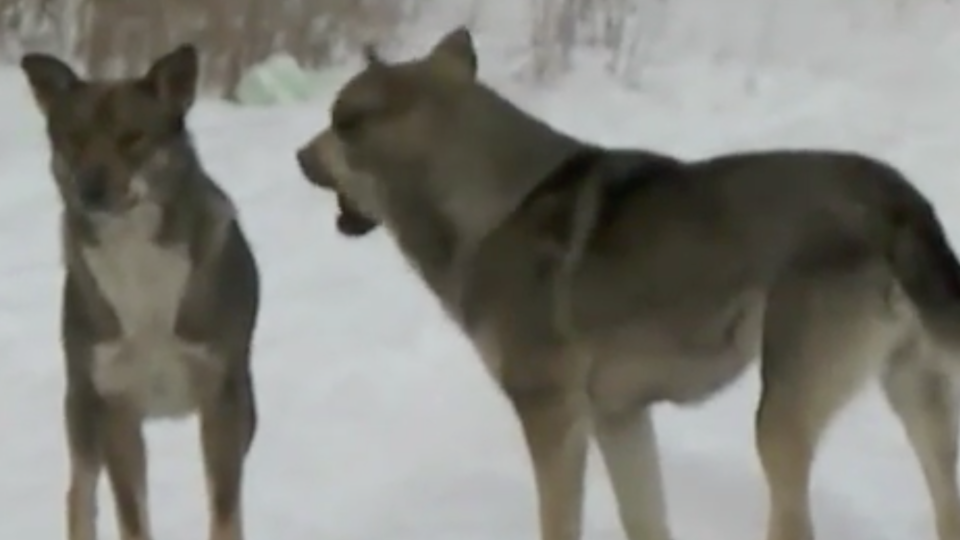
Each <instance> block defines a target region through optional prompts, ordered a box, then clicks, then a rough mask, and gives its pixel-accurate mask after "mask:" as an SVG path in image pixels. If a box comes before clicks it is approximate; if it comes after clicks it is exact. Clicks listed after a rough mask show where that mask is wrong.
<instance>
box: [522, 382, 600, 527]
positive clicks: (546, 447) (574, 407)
mask: <svg viewBox="0 0 960 540" xmlns="http://www.w3.org/2000/svg"><path fill="white" fill-rule="evenodd" d="M506 393H507V395H508V397H509V398H510V401H511V402H512V404H513V406H514V409H515V410H516V412H517V415H518V417H519V419H520V424H521V427H522V428H523V434H524V438H525V439H526V442H527V447H528V450H529V452H530V458H531V460H532V461H533V472H534V478H535V481H536V485H537V494H538V504H539V513H540V538H541V539H542V540H579V539H580V536H581V534H582V520H583V501H584V495H583V492H584V474H585V472H586V461H587V442H588V426H587V423H588V422H587V418H584V416H583V415H584V413H585V412H586V411H584V410H583V408H582V407H581V406H578V404H577V403H576V402H577V401H578V400H576V399H573V398H571V396H569V395H566V393H564V392H561V391H556V392H555V391H552V390H526V389H524V390H514V389H507V390H506Z"/></svg>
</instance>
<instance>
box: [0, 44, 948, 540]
mask: <svg viewBox="0 0 960 540" xmlns="http://www.w3.org/2000/svg"><path fill="white" fill-rule="evenodd" d="M931 41H932V38H929V37H925V38H924V39H923V40H921V42H922V43H929V42H931ZM924 51H925V50H924V49H920V48H918V49H914V50H913V52H914V56H913V57H911V56H910V54H909V53H908V52H904V51H901V53H900V58H902V59H907V60H909V59H911V58H918V57H919V56H921V55H926V52H924ZM947 56H948V55H939V56H938V55H933V54H931V55H929V56H924V58H925V62H924V63H915V64H913V63H910V62H906V61H904V62H901V63H899V64H896V65H893V64H891V65H885V66H884V68H883V69H880V68H878V69H877V70H874V71H873V72H870V74H869V76H867V75H863V73H865V72H858V74H857V76H853V75H851V76H849V77H847V76H844V74H843V73H842V72H838V71H830V70H819V69H813V68H809V67H804V66H799V67H798V65H795V64H791V63H789V62H783V63H782V64H776V65H769V66H768V65H765V66H763V68H762V69H758V68H756V66H753V65H748V64H746V63H744V62H739V61H729V62H717V61H715V60H714V59H711V58H709V57H707V56H704V55H699V56H698V55H689V56H687V57H684V58H683V59H682V60H678V61H677V62H674V63H660V64H657V65H655V66H653V67H651V68H650V69H649V70H645V71H644V82H643V84H642V85H639V86H638V85H624V84H619V83H617V82H615V81H613V80H611V79H610V78H609V77H607V76H606V75H605V74H604V73H603V72H602V70H601V69H599V68H597V67H596V66H594V67H591V66H580V67H578V68H577V70H575V71H574V72H573V73H572V74H571V75H570V76H568V77H565V78H563V79H561V80H559V81H557V82H556V83H555V84H554V85H553V86H551V87H550V89H549V90H546V89H543V88H540V89H538V88H535V87H532V86H527V85H524V84H521V83H519V82H517V81H516V80H515V79H510V78H509V77H508V76H507V73H506V72H508V71H510V69H509V68H506V67H504V66H506V65H509V64H510V63H509V62H508V61H506V60H505V61H504V62H500V63H498V62H497V61H490V62H488V63H486V64H484V66H485V67H484V68H483V70H484V77H485V78H486V79H487V80H488V81H490V82H491V83H492V84H493V85H494V86H496V87H497V88H499V89H501V90H502V91H504V92H505V93H506V94H507V95H508V96H510V97H512V98H514V99H516V100H518V101H519V102H520V103H521V104H522V105H523V106H524V107H527V108H528V109H529V110H531V111H533V112H535V113H536V114H539V115H542V116H543V117H544V118H546V119H548V120H549V121H550V122H552V123H553V124H554V125H556V126H558V127H560V128H562V129H566V130H569V131H571V132H574V133H577V134H578V135H580V136H582V137H585V138H588V139H594V140H597V141H600V142H604V143H608V144H616V145H638V146H647V147H650V148H655V149H659V150H667V151H672V152H675V153H677V154H679V155H682V156H687V157H697V156H706V155H710V154H713V153H717V152H721V151H730V150H735V149H741V148H748V147H753V148H757V147H774V146H790V147H797V146H823V147H838V148H853V149H858V150H862V151H867V152H871V153H874V154H876V155H878V156H882V157H884V158H886V159H888V160H890V161H892V162H893V163H895V164H896V165H897V166H899V167H901V168H902V169H903V170H905V171H906V172H907V173H908V175H909V176H910V177H911V178H912V179H913V180H914V181H915V182H916V183H917V185H918V186H919V187H920V188H921V189H922V190H923V191H924V192H925V193H926V194H928V195H929V196H930V197H931V198H932V199H933V200H934V202H935V204H936V206H937V208H938V210H939V212H940V213H941V216H942V219H943V221H944V223H945V224H946V225H947V227H948V230H949V232H950V234H951V238H956V236H957V234H958V233H960V197H958V195H960V187H958V186H960V182H958V179H957V174H958V173H957V171H960V152H958V151H957V147H958V145H960V127H957V126H956V121H955V119H954V117H953V114H954V111H955V110H956V107H955V103H956V102H957V101H956V100H957V97H956V96H958V95H960V76H957V72H956V68H953V69H952V70H951V69H950V68H948V67H945V65H941V64H938V63H937V62H938V60H937V59H938V58H946V57H947ZM484 58H488V57H485V56H484V51H483V48H482V44H481V62H485V60H484ZM953 58H954V59H955V58H956V56H954V57H953ZM882 61H883V59H882V58H881V59H880V62H879V63H878V65H880V63H882ZM738 62H739V63H738ZM943 62H946V60H943ZM908 64H909V65H908ZM488 65H489V66H491V67H487V66H488ZM351 69H352V68H351V66H344V67H342V68H340V69H338V70H333V71H331V73H332V75H330V77H329V80H330V81H332V82H331V83H330V87H329V88H325V89H323V90H322V91H321V92H320V97H318V98H317V99H315V100H313V101H311V102H309V103H305V104H299V105H289V106H283V107H276V108H257V109H240V108H237V107H233V106H229V105H226V104H223V103H215V102H211V101H205V102H202V103H201V104H200V105H198V107H197V108H196V110H195V112H194V113H193V115H192V117H191V126H192V128H193V130H194V132H195V137H196V140H197V144H198V146H199V148H200V151H201V153H202V156H203V159H204V161H205V163H206V165H207V167H208V169H209V170H210V172H211V173H213V175H214V176H215V177H216V178H217V179H218V181H219V182H220V183H221V185H222V186H223V187H224V188H225V189H226V190H227V191H229V192H230V193H231V194H232V196H233V197H234V198H235V199H236V201H237V203H238V206H239V207H240V211H241V216H242V218H241V219H242V221H243V224H244V226H245V228H246V231H247V233H248V235H249V236H250V238H251V240H252V242H253V244H254V249H255V250H256V253H257V256H258V258H259V260H260V262H261V265H262V273H263V279H264V284H263V286H264V303H263V311H262V314H261V325H260V327H259V332H258V338H257V343H256V351H255V377H256V387H257V392H258V401H259V409H260V418H261V423H260V430H259V432H258V438H257V441H256V443H255V446H254V450H253V453H252V454H251V458H250V460H249V465H248V474H247V482H246V496H245V499H246V500H245V507H246V513H245V518H246V524H247V529H248V537H249V538H251V539H258V538H283V539H286V540H298V539H303V540H306V539H317V538H331V539H336V540H361V539H362V540H367V539H370V538H391V539H393V540H434V539H437V540H440V539H448V538H452V539H457V540H487V539H498V540H521V539H522V540H528V539H531V538H535V537H536V530H537V529H536V516H535V497H534V490H533V481H532V475H531V472H530V468H529V465H528V461H527V455H526V450H525V448H524V446H523V444H522V441H521V438H520V433H519V430H518V428H517V426H516V423H515V421H514V418H513V416H512V413H511V411H510V410H509V408H508V406H507V404H506V403H505V401H504V400H503V399H502V398H501V397H500V396H499V395H498V393H497V391H496V390H495V389H494V388H493V386H492V385H491V384H490V383H489V381H488V378H487V376H486V375H485V373H484V372H483V370H482V368H481V366H480V364H479V362H478V361H477V359H476V358H474V355H473V354H472V352H471V350H470V349H469V348H468V347H467V344H466V342H465V341H464V340H463V338H461V337H460V336H459V335H458V334H457V332H456V331H455V330H454V328H453V327H452V325H451V324H450V323H448V322H447V321H446V320H445V319H444V318H443V316H442V315H441V312H440V310H439V309H438V306H437V305H436V303H435V302H434V301H433V300H432V299H431V298H430V297H429V295H428V294H427V291H426V290H425V289H424V288H423V287H422V286H421V284H420V283H419V282H418V280H417V279H416V278H415V276H414V275H413V274H412V273H411V272H410V271H409V270H408V269H407V267H406V266H405V265H404V264H403V263H402V262H401V260H400V258H399V257H398V255H397V253H396V251H395V250H394V248H393V246H392V245H391V244H390V243H389V242H388V240H387V239H386V238H385V236H384V235H383V234H382V233H378V234H377V235H376V236H375V237H373V238H372V239H370V240H368V241H362V242H356V241H350V240H347V239H343V238H341V237H340V236H338V235H337V234H336V233H335V231H334V227H333V221H332V220H333V218H332V216H333V212H334V202H333V200H332V199H331V198H330V197H329V196H328V195H326V194H323V193H321V192H319V191H318V190H316V189H313V188H311V187H310V186H308V184H307V183H306V182H305V181H304V180H303V179H302V178H301V176H300V174H299V172H298V171H297V169H296V166H295V162H294V159H293V151H294V150H295V148H297V147H298V146H299V145H300V144H302V143H303V142H304V141H305V140H306V139H307V138H309V137H311V136H312V135H314V134H315V133H316V132H317V131H318V130H319V129H321V128H322V127H323V126H324V123H325V122H326V107H327V104H328V102H329V100H330V98H331V96H332V95H333V92H334V91H335V89H336V85H337V84H338V83H339V82H340V81H343V80H344V78H345V77H347V76H348V75H349V74H350V71H351ZM904 73H909V74H910V75H909V76H905V75H904ZM747 80H751V81H752V82H751V83H750V84H749V85H747V84H746V83H745V81H747ZM748 86H749V87H748ZM0 117H2V118H3V119H4V122H3V124H2V125H0V178H2V179H3V190H4V196H3V197H2V199H0V200H2V203H0V253H3V254H4V256H3V257H0V306H3V308H4V309H3V310H2V311H0V351H2V353H0V358H2V360H0V380H2V381H3V382H4V390H3V392H0V433H2V434H3V437H2V442H0V452H2V453H0V471H2V473H0V480H2V481H0V501H2V504H3V512H2V514H3V518H2V519H0V537H3V538H55V537H58V536H59V537H62V534H63V533H62V531H63V530H64V523H63V497H64V489H65V485H66V471H67V469H66V465H67V460H66V453H65V447H64V440H63V430H62V427H61V417H60V410H61V393H62V388H63V374H62V360H61V353H60V349H59V344H58V337H57V336H58V333H57V325H58V314H57V306H58V289H59V277H60V272H61V270H60V267H59V254H58V251H57V250H58V243H57V239H56V226H57V223H56V213H57V208H58V207H57V200H56V196H55V192H54V187H53V183H52V180H51V179H50V178H49V174H48V172H47V158H48V154H47V148H46V143H45V140H44V137H43V131H42V125H41V119H40V115H39V114H38V112H37V110H36V108H35V107H34V105H33V104H32V102H31V100H30V98H29V95H28V92H27V90H26V87H25V84H24V82H23V79H22V77H21V76H20V75H19V73H18V72H16V71H15V70H13V69H12V68H8V69H5V70H3V71H0ZM757 387H758V385H757V380H756V373H755V371H751V372H750V373H749V374H748V375H747V376H746V377H744V378H743V379H742V380H741V381H739V382H738V383H737V384H736V385H734V386H733V387H731V388H729V389H728V390H727V391H725V392H724V393H723V394H722V395H721V396H719V397H717V398H716V399H714V400H713V401H710V402H709V403H708V404H706V405H703V406H700V407H697V408H694V409H676V408H669V407H665V408H663V409H662V410H659V411H658V413H657V421H658V423H659V429H660V432H661V444H662V448H663V456H664V464H665V470H666V481H667V486H668V488H667V489H668V493H669V503H670V508H671V520H672V524H673V526H674V529H675V530H676V534H677V538H678V540H713V539H734V538H736V539H740V538H744V539H751V538H756V539H759V538H762V537H763V534H764V526H765V512H766V507H767V503H766V498H765V497H766V493H765V487H764V484H763V478H762V476H761V474H760V469H759V464H758V461H757V458H756V454H755V451H754V449H753V430H752V417H753V407H754V405H755V403H756V399H757V390H758V388H757ZM196 431H197V430H196V423H195V422H192V421H191V422H186V423H161V424H151V425H150V427H149V429H148V434H149V444H150V455H151V457H150V468H151V473H150V474H151V479H150V496H151V510H152V521H153V526H154V531H155V534H156V538H158V539H171V540H187V539H195V538H198V537H201V536H202V535H204V534H206V512H205V508H206V503H205V499H204V482H203V477H202V471H201V465H200V459H199V446H198V441H197V438H196ZM597 457H598V456H596V455H595V454H593V455H591V466H590V472H589V499H588V504H587V514H586V521H585V538H587V539H595V540H620V539H622V538H624V537H623V534H622V532H620V529H619V524H618V522H617V520H616V513H615V511H614V506H613V500H612V496H611V494H610V490H609V487H608V483H607V480H606V477H605V476H604V472H603V469H602V467H601V466H600V463H599V460H598V459H597ZM812 498H813V507H814V512H815V522H816V524H817V527H818V530H819V533H820V536H819V538H820V539H821V540H902V539H905V538H915V539H918V540H919V539H930V540H932V539H933V538H934V530H933V526H932V516H931V511H930V503H929V501H928V498H927V495H926V490H925V489H924V486H923V484H922V480H921V476H920V472H919V468H918V466H917V465H916V461H915V459H914V458H913V455H912V453H911V451H910V449H909V447H908V446H907V443H906V441H905V438H904V436H903V434H902V433H901V430H900V428H899V426H898V425H897V424H896V423H895V421H894V420H893V416H892V414H891V413H890V412H889V411H888V408H887V407H886V405H885V403H883V401H882V399H880V398H879V395H878V392H877V391H876V389H875V388H872V387H871V388H869V389H867V391H866V392H865V393H864V394H863V395H862V396H861V397H860V398H858V399H857V400H856V401H855V403H853V404H852V405H851V406H850V407H849V408H848V409H847V410H846V411H845V412H844V413H843V414H842V415H841V417H840V418H838V419H837V421H836V423H835V425H834V427H833V429H832V430H831V431H830V432H829V433H828V436H827V437H826V439H825V440H824V443H823V445H822V447H821V453H820V457H819V459H818V462H817V466H816V470H815V477H814V486H813V494H812ZM100 524H101V530H102V535H103V538H108V539H109V538H116V537H117V535H116V531H115V526H114V524H115V520H114V519H113V509H112V501H111V499H110V492H109V489H107V484H106V483H104V484H103V485H102V490H101V517H100Z"/></svg>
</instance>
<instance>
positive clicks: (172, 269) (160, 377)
mask: <svg viewBox="0 0 960 540" xmlns="http://www.w3.org/2000/svg"><path fill="white" fill-rule="evenodd" d="M158 224H159V216H158V215H156V213H155V212H150V211H149V209H148V210H144V211H142V212H140V213H135V214H133V215H131V216H128V218H127V219H125V220H124V221H117V222H115V223H107V224H104V225H103V226H102V230H101V231H99V233H100V242H99V244H98V245H96V246H91V247H87V248H85V249H84V252H83V256H84V258H85V261H86V263H87V266H88V268H89V269H90V273H91V275H92V277H93V280H94V281H95V282H96V285H97V287H98V289H99V292H100V295H101V296H102V298H103V299H104V301H105V302H106V303H107V304H108V305H109V306H110V308H111V310H112V311H113V314H114V316H115V317H116V320H117V323H118V324H119V330H120V334H119V336H118V337H117V338H116V339H114V340H111V341H107V342H101V343H99V344H98V345H97V346H96V348H95V350H94V358H93V365H92V373H91V375H92V378H93V382H94V384H95V385H96V387H97V389H98V391H99V392H100V393H101V394H103V395H105V396H114V397H121V398H123V399H126V400H128V401H129V402H131V403H132V404H133V405H135V406H136V407H137V408H139V409H140V410H141V412H142V413H143V414H144V416H146V417H176V416H182V415H185V414H188V413H190V412H191V411H192V410H194V409H195V407H196V405H197V399H198V396H197V391H196V389H197V386H198V384H199V381H198V377H199V376H200V375H201V373H202V372H203V370H204V366H205V365H207V364H209V361H208V358H207V356H208V354H207V353H206V352H205V350H204V348H203V347H202V345H200V344H192V343H187V342H184V341H183V340H182V339H180V338H179V337H178V336H177V335H176V333H175V330H174V328H175V324H176V320H177V315H178V312H179V309H180V305H181V303H182V302H183V299H184V296H185V294H187V287H188V283H189V279H190V274H191V270H192V265H191V262H190V259H189V256H188V253H187V251H186V247H181V246H175V247H169V246H161V245H159V244H157V243H156V241H155V240H154V237H155V232H156V227H157V226H158Z"/></svg>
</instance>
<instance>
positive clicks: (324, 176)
mask: <svg viewBox="0 0 960 540" xmlns="http://www.w3.org/2000/svg"><path fill="white" fill-rule="evenodd" d="M297 164H299V165H300V171H301V172H302V173H303V175H304V176H306V177H307V180H309V181H310V183H311V184H314V185H316V186H318V187H322V188H326V189H333V187H334V182H333V177H332V176H331V175H330V174H329V173H328V172H327V170H326V168H325V167H323V166H322V165H321V164H320V163H319V161H318V160H317V157H316V155H315V153H314V152H313V151H312V149H311V148H310V147H309V146H306V147H304V148H301V149H300V150H298V151H297Z"/></svg>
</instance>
